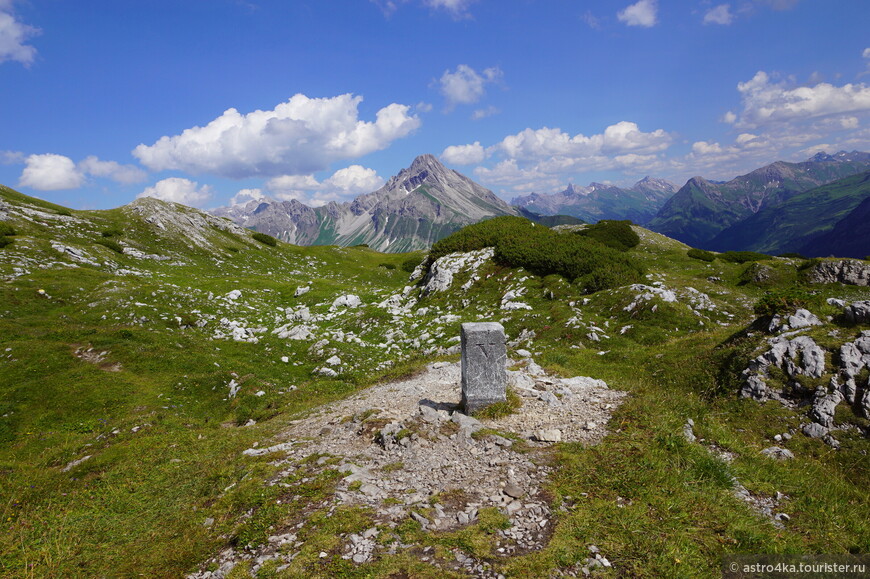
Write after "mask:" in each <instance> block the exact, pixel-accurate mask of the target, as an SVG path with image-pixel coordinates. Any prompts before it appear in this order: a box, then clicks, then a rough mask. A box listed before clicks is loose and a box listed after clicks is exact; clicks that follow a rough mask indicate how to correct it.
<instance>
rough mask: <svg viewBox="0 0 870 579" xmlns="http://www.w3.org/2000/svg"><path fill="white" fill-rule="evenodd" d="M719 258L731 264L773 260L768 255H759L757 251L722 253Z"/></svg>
mask: <svg viewBox="0 0 870 579" xmlns="http://www.w3.org/2000/svg"><path fill="white" fill-rule="evenodd" d="M719 258H720V259H722V260H723V261H730V262H731V263H747V262H749V261H763V260H765V259H771V256H769V255H767V254H766V253H758V252H757V251H726V252H725V253H720V254H719Z"/></svg>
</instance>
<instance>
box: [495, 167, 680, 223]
mask: <svg viewBox="0 0 870 579" xmlns="http://www.w3.org/2000/svg"><path fill="white" fill-rule="evenodd" d="M676 191H677V186H676V185H674V184H673V183H671V182H669V181H665V180H664V179H654V178H652V177H645V178H644V179H641V180H640V181H638V182H637V183H635V184H634V185H632V186H631V187H629V188H628V189H623V188H620V187H616V186H614V185H604V184H602V183H591V184H590V185H589V186H588V187H577V186H575V185H573V184H568V187H567V188H566V189H565V190H564V191H561V192H559V193H552V194H546V193H532V194H530V195H525V196H522V197H514V198H513V200H511V204H513V205H516V206H518V207H522V208H524V209H527V210H529V211H533V212H535V213H539V214H541V215H571V216H574V217H578V218H580V219H582V220H583V221H586V222H587V223H595V222H596V221H601V220H602V219H630V220H631V221H633V222H635V223H637V224H639V225H646V224H647V223H648V222H649V221H650V220H652V219H653V218H654V217H655V216H656V214H657V213H658V212H659V210H660V209H661V208H662V206H664V204H665V202H666V201H667V200H668V199H669V198H670V197H671V196H672V195H673V194H674V193H675V192H676Z"/></svg>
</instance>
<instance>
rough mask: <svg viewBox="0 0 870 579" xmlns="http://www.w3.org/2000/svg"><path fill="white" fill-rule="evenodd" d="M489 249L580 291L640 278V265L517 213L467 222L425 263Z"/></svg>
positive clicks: (503, 262) (497, 256) (590, 240)
mask: <svg viewBox="0 0 870 579" xmlns="http://www.w3.org/2000/svg"><path fill="white" fill-rule="evenodd" d="M485 247H492V248H494V250H495V253H494V259H495V261H496V262H497V263H499V264H501V265H504V266H507V267H522V268H525V269H527V270H528V271H530V272H532V273H534V274H536V275H539V276H542V277H543V276H547V275H550V274H554V273H555V274H559V275H561V276H562V277H564V278H566V279H568V280H571V281H573V282H574V283H575V284H576V285H577V286H579V287H580V288H581V291H583V292H585V293H594V292H597V291H600V290H602V289H607V288H612V287H618V286H621V285H627V284H631V283H637V282H639V281H640V280H641V279H642V277H643V274H644V273H645V271H644V268H643V266H641V265H640V263H638V262H637V261H635V260H634V259H632V258H631V257H630V256H628V255H627V254H626V253H625V252H624V251H619V250H616V249H613V248H612V247H608V246H606V245H604V244H603V243H602V242H600V241H598V240H596V239H594V238H592V237H589V236H582V235H573V234H570V233H558V232H555V231H553V230H551V229H549V228H547V227H544V226H541V225H536V224H534V223H532V222H531V221H529V220H528V219H523V218H522V217H496V218H494V219H488V220H486V221H481V222H479V223H475V224H474V225H469V226H468V227H465V228H463V229H460V230H459V231H457V232H456V233H453V234H452V235H449V236H447V237H445V238H444V239H442V240H440V241H438V242H436V243H435V244H434V245H433V246H432V250H431V251H430V252H429V263H432V262H433V261H435V260H436V259H438V258H439V257H441V256H443V255H447V254H448V253H453V252H456V251H466V252H467V251H474V250H477V249H483V248H485Z"/></svg>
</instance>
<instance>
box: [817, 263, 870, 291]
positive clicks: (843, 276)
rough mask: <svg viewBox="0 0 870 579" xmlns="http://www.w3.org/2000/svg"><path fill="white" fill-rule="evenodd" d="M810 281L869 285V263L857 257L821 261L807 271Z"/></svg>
mask: <svg viewBox="0 0 870 579" xmlns="http://www.w3.org/2000/svg"><path fill="white" fill-rule="evenodd" d="M808 279H809V281H810V282H811V283H843V284H847V285H862V286H866V285H870V265H868V264H866V263H864V262H863V261H860V260H857V259H839V260H833V261H821V262H819V263H817V264H816V265H815V266H814V267H812V268H811V269H810V271H809V275H808Z"/></svg>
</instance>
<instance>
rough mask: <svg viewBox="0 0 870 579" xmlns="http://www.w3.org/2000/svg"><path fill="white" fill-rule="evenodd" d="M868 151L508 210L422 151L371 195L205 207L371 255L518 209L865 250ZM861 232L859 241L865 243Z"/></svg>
mask: <svg viewBox="0 0 870 579" xmlns="http://www.w3.org/2000/svg"><path fill="white" fill-rule="evenodd" d="M868 171H870V154H868V153H862V152H858V151H853V152H851V153H847V152H845V151H841V152H839V153H836V154H835V155H827V154H824V153H819V154H817V155H815V156H814V157H812V158H811V159H808V160H807V161H804V162H802V163H786V162H783V161H778V162H775V163H772V164H770V165H767V166H766V167H762V168H760V169H756V170H755V171H752V172H751V173H748V174H746V175H741V176H739V177H736V178H734V179H732V180H730V181H727V182H715V181H710V180H707V179H704V178H702V177H693V178H692V179H690V180H689V181H688V182H687V183H686V184H685V185H684V186H683V187H682V188H680V189H679V191H677V190H676V186H675V185H674V184H673V183H670V182H668V181H665V180H663V179H654V178H651V177H646V178H644V179H642V180H640V181H638V182H637V183H635V184H634V185H632V186H631V187H629V188H620V187H616V186H613V185H604V184H601V183H592V184H590V185H589V186H588V187H578V186H576V185H573V184H569V185H568V187H567V188H566V189H565V190H563V191H561V192H558V193H552V194H542V193H532V194H530V195H525V196H521V197H516V198H514V199H513V201H512V203H513V205H509V204H507V203H506V202H504V201H502V200H501V199H499V198H498V197H496V196H495V194H493V192H492V191H490V190H489V189H486V188H485V187H483V186H481V185H479V184H477V183H475V182H474V181H472V180H471V179H469V178H468V177H465V176H464V175H462V174H460V173H458V172H456V171H454V170H452V169H448V168H447V167H445V166H444V165H442V164H441V163H440V162H439V161H438V159H437V158H435V157H434V156H433V155H421V156H419V157H417V158H416V159H414V161H413V163H411V166H410V167H408V168H407V169H403V170H402V171H400V172H399V174H398V175H396V176H395V177H393V178H391V179H390V180H389V182H388V183H387V184H386V185H384V186H383V187H381V188H380V189H378V190H377V191H375V192H373V193H369V194H366V195H361V196H360V197H357V198H356V199H355V200H353V201H350V202H345V203H335V202H332V203H329V204H327V205H324V206H323V207H317V208H312V207H309V206H307V205H304V204H302V203H300V202H299V201H295V200H292V201H278V200H275V199H269V198H266V199H262V200H257V201H250V202H248V203H246V204H244V205H235V206H232V207H222V208H219V209H216V210H214V211H212V213H213V214H215V215H218V216H221V217H228V218H230V219H232V220H233V221H234V222H236V223H237V224H239V225H242V226H243V227H247V228H250V229H254V230H256V231H261V232H264V233H268V234H270V235H273V236H275V237H277V238H279V239H282V240H283V241H286V242H289V243H295V244H298V245H331V244H335V245H343V246H347V245H358V244H367V245H369V246H370V247H372V248H374V249H377V250H379V251H388V252H402V251H412V250H417V249H425V248H428V247H429V246H431V245H432V243H434V242H435V241H438V240H439V239H441V238H442V237H445V236H447V235H449V234H450V233H452V232H454V231H456V230H458V229H460V228H462V227H464V226H465V225H468V224H471V223H475V222H477V221H480V220H482V219H487V218H490V217H497V216H500V215H521V216H524V217H528V218H530V219H533V220H535V221H538V222H541V223H543V224H545V225H554V224H561V223H576V222H580V220H582V221H585V222H590V223H594V222H597V221H600V220H603V219H630V220H632V221H634V222H635V223H637V224H640V225H644V226H646V227H648V228H649V229H652V230H653V231H657V232H658V233H662V234H664V235H667V236H668V237H672V238H674V239H677V240H679V241H682V242H684V243H687V244H689V245H692V246H694V247H700V248H703V249H711V250H716V251H725V250H753V251H761V252H765V253H771V254H778V253H785V252H800V253H802V254H804V255H808V256H816V255H822V256H827V255H837V256H841V257H864V256H865V255H867V254H870V239H868V236H867V235H864V236H863V239H861V238H860V237H861V236H860V235H857V237H858V238H857V239H856V234H857V233H859V232H861V231H866V230H867V229H868V227H870V226H868V225H866V223H867V217H868V215H870V204H868V203H865V202H864V201H865V200H866V199H867V198H868V197H870V182H868V177H867V175H868ZM864 239H867V241H864Z"/></svg>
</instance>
